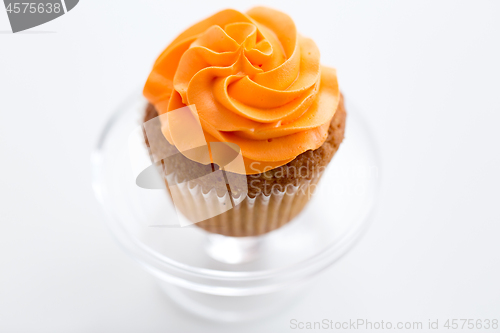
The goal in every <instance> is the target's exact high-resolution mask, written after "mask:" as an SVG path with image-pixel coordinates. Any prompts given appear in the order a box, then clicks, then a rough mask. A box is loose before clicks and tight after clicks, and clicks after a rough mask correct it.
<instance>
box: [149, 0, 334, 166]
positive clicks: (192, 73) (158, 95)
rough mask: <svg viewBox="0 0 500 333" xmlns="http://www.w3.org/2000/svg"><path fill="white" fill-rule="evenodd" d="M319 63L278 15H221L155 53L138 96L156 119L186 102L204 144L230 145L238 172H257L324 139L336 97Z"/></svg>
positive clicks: (259, 11)
mask: <svg viewBox="0 0 500 333" xmlns="http://www.w3.org/2000/svg"><path fill="white" fill-rule="evenodd" d="M319 58H320V54H319V50H318V48H317V46H316V44H315V43H314V42H313V41H312V40H311V39H309V38H305V37H302V36H300V35H299V34H297V31H296V28H295V24H294V23H293V21H292V19H291V18H290V17H289V16H287V15H286V14H284V13H281V12H279V11H276V10H273V9H269V8H264V7H257V8H253V9H251V10H250V11H248V12H247V13H245V14H244V13H241V12H238V11H236V10H231V9H228V10H223V11H221V12H219V13H217V14H215V15H213V16H211V17H209V18H207V19H205V20H203V21H201V22H199V23H197V24H195V25H194V26H192V27H191V28H189V29H187V30H186V31H184V32H183V33H182V34H180V35H179V36H178V37H177V38H176V39H175V40H174V41H173V42H172V43H171V44H170V45H169V46H168V47H167V48H166V49H165V50H164V51H163V53H162V54H161V55H160V56H159V57H158V59H157V60H156V62H155V64H154V66H153V70H152V71H151V74H150V75H149V78H148V80H147V82H146V85H145V87H144V96H145V97H146V98H147V99H148V100H149V101H150V102H151V103H152V104H154V105H155V107H156V109H157V110H158V113H159V114H160V115H162V114H165V113H167V112H169V111H173V110H176V109H179V108H181V107H184V106H186V105H193V104H194V105H195V106H196V110H197V112H198V117H199V121H200V124H201V127H202V129H203V133H204V135H205V138H206V141H207V142H231V143H234V144H236V145H238V146H239V148H240V149H241V154H242V155H243V159H244V162H245V168H246V171H245V173H247V174H255V173H260V172H264V171H267V170H270V169H273V168H275V167H278V166H281V165H284V164H286V163H288V162H289V161H291V160H293V159H294V158H295V157H296V156H297V155H299V154H301V153H303V152H305V151H306V150H310V149H313V150H314V149H317V148H319V147H320V146H321V145H322V144H323V142H324V141H325V140H326V137H327V134H328V128H329V124H330V122H331V119H332V117H333V115H334V113H335V110H336V109H337V106H338V103H339V97H340V92H339V89H338V83H337V76H336V72H335V70H334V69H332V68H328V67H325V66H321V65H320V62H319ZM165 136H166V137H167V139H169V135H168V134H166V135H165ZM169 141H170V142H171V143H172V141H171V138H170V140H169Z"/></svg>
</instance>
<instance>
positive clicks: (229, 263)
mask: <svg viewBox="0 0 500 333" xmlns="http://www.w3.org/2000/svg"><path fill="white" fill-rule="evenodd" d="M145 105H146V101H145V100H144V99H143V98H142V96H140V95H135V96H131V97H130V98H129V99H128V100H126V101H125V102H124V103H123V104H122V106H120V107H119V108H118V110H117V111H116V112H115V113H114V114H113V115H112V117H111V119H109V121H108V122H107V124H106V126H105V127H104V129H103V131H102V134H101V136H100V138H99V140H98V143H97V146H96V149H95V151H94V153H93V154H92V157H91V158H92V172H93V180H92V181H93V188H94V191H95V195H96V197H97V199H98V200H99V202H100V203H101V204H102V206H103V208H104V210H105V211H106V213H107V215H108V219H107V221H108V226H109V229H110V230H111V233H112V234H113V235H114V237H115V238H116V240H117V242H118V243H119V244H120V245H121V247H122V248H123V250H124V251H125V252H126V253H128V254H129V255H130V256H131V257H132V258H134V259H135V260H136V261H137V262H139V263H140V264H141V265H142V266H143V267H144V268H145V269H146V270H147V271H149V272H150V273H151V274H152V275H153V276H154V277H155V278H156V279H157V281H158V283H159V284H160V286H161V288H162V289H163V290H164V291H165V292H166V293H167V295H168V296H169V297H171V298H172V299H173V300H174V301H175V302H176V303H177V304H178V305H180V306H181V307H182V308H184V309H186V310H188V311H190V312H192V313H195V314H197V315H199V316H202V317H205V318H208V319H211V320H216V321H226V322H238V321H247V320H254V319H257V318H260V317H263V316H266V315H270V314H272V313H273V311H276V310H277V309H280V308H281V307H283V306H285V305H287V304H290V302H291V301H292V300H293V299H295V298H296V295H297V294H298V293H300V292H301V291H302V290H304V287H305V286H306V285H308V283H307V282H308V281H311V279H313V278H314V277H315V276H317V275H318V274H319V273H321V272H322V271H323V270H325V269H326V268H328V267H329V266H331V265H332V264H333V263H334V262H335V261H336V260H338V259H339V258H340V257H341V256H342V255H344V254H345V253H346V252H347V251H348V250H349V249H350V248H352V246H353V245H354V244H355V242H356V241H357V240H358V239H359V237H360V235H361V234H362V233H363V231H364V230H365V229H366V226H367V224H368V222H369V220H370V217H371V216H372V213H373V209H374V206H375V201H376V196H377V192H378V188H379V182H380V164H379V162H378V160H377V154H376V147H375V146H374V140H373V138H372V137H371V136H370V131H369V128H368V127H367V125H366V124H365V123H364V121H363V119H362V118H361V115H360V114H359V113H358V112H357V111H356V108H355V107H354V106H353V105H351V103H350V102H349V100H348V99H346V110H347V112H348V116H347V127H346V137H345V139H344V142H343V143H342V144H341V146H340V149H339V151H338V152H337V153H336V155H335V156H334V158H333V161H332V162H331V163H330V165H329V167H328V168H327V170H326V171H325V174H324V175H323V177H322V179H321V181H320V184H319V186H318V188H317V191H316V193H315V194H314V196H313V198H312V199H311V201H310V202H309V204H308V205H307V206H306V208H305V209H304V211H302V213H300V214H299V216H297V217H296V218H295V219H294V220H293V221H291V222H290V223H288V224H286V225H285V226H283V227H282V228H280V229H278V230H276V231H273V232H271V233H269V234H266V235H263V236H259V237H235V238H233V237H225V236H221V235H214V234H210V233H208V232H206V231H204V230H202V229H200V228H198V227H196V226H195V225H190V226H186V227H180V226H179V224H178V218H177V213H176V210H175V208H174V207H173V205H172V203H171V200H170V198H169V197H168V194H167V192H166V189H154V190H152V189H144V188H140V187H138V186H137V185H136V183H135V178H134V176H133V172H132V167H131V162H130V156H129V148H128V140H129V137H130V133H131V132H132V131H134V130H136V129H137V128H138V127H139V126H140V124H141V119H142V116H143V112H144V108H145ZM144 149H146V148H145V146H144ZM158 177H159V176H158Z"/></svg>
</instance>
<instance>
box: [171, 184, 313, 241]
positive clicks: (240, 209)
mask: <svg viewBox="0 0 500 333" xmlns="http://www.w3.org/2000/svg"><path fill="white" fill-rule="evenodd" d="M166 178H167V179H168V181H167V179H166V182H167V185H168V184H173V183H174V182H173V181H174V180H175V176H174V175H168V176H167V177H166ZM320 178H321V174H318V175H315V176H314V177H312V178H311V179H309V180H307V179H301V180H300V181H299V184H297V185H292V184H289V185H287V186H286V188H274V190H273V191H272V193H271V194H270V195H265V194H263V193H260V194H257V196H255V197H253V198H252V197H250V196H249V195H248V194H247V195H244V196H243V195H240V196H239V197H235V196H233V198H232V199H233V200H232V201H233V202H234V207H233V206H232V203H231V198H230V195H231V194H230V193H228V192H226V193H225V194H224V195H222V196H221V195H218V194H217V191H216V190H215V189H211V190H210V191H208V192H207V193H203V190H202V187H201V185H199V184H196V183H194V182H193V181H188V182H175V183H176V184H178V185H177V186H176V190H177V191H178V194H179V195H178V196H179V197H180V198H181V199H180V200H174V201H175V205H176V208H177V210H178V211H179V212H180V213H182V214H183V215H184V216H185V217H186V218H187V219H188V220H190V221H191V223H196V226H198V227H200V228H202V229H205V230H207V231H209V232H212V233H217V234H221V235H225V236H234V237H244V236H257V235H262V234H265V233H268V232H270V231H273V230H275V229H278V228H280V227H281V226H283V225H284V224H286V223H287V222H289V221H290V220H291V219H293V218H294V217H295V216H296V215H297V214H298V213H300V211H302V209H303V208H304V206H305V205H306V204H307V202H308V201H309V200H310V198H311V196H312V195H313V193H314V190H315V188H316V186H317V183H318V181H319V179H320ZM283 187H284V186H283ZM171 196H172V192H171ZM228 205H229V209H227V208H226V207H228ZM231 207H233V208H231ZM207 216H211V217H210V218H208V219H206V218H203V217H207Z"/></svg>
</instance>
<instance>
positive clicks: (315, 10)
mask: <svg viewBox="0 0 500 333" xmlns="http://www.w3.org/2000/svg"><path fill="white" fill-rule="evenodd" d="M253 5H254V3H251V2H243V1H242V2H235V1H214V0H211V1H199V2H192V1H187V0H182V1H178V0H176V1H139V0H136V1H125V0H114V1H110V0H106V1H102V0H82V1H81V2H80V3H79V4H78V5H77V7H75V8H74V9H73V10H72V11H71V12H69V13H68V14H67V15H64V16H63V17H60V18H59V19H57V20H55V21H53V22H49V23H47V24H45V25H42V26H39V27H36V28H33V29H31V30H29V31H27V32H25V33H19V34H11V33H10V32H9V30H10V26H9V23H8V19H7V14H6V13H5V11H4V10H3V8H2V9H0V31H1V33H0V161H1V163H0V168H1V169H0V170H1V173H0V222H1V224H0V332H288V331H292V330H291V329H290V324H289V323H290V320H291V319H293V318H295V319H297V320H299V321H318V320H322V319H324V318H328V319H332V320H335V321H342V320H349V319H356V318H365V319H370V320H374V321H381V320H384V321H389V320H390V321H407V320H409V321H415V320H422V321H424V323H427V321H428V319H433V320H436V319H439V320H440V322H441V321H443V322H444V320H446V319H447V318H473V319H486V318H489V319H493V318H497V319H500V286H499V281H500V268H499V267H500V210H499V206H500V190H499V189H500V176H499V170H500V156H499V148H498V144H499V143H500V133H499V132H500V131H499V127H500V101H499V96H500V19H499V18H500V1H489V2H488V1H395V0H394V1H327V0H323V1H321V2H320V1H317V2H316V1H311V0H309V1H299V2H293V1H290V0H288V1H271V2H269V5H270V6H272V7H275V8H277V9H281V10H283V11H285V12H287V13H288V14H289V15H291V16H292V18H293V19H294V20H295V22H296V24H297V27H298V30H299V31H300V32H301V33H302V34H304V35H307V36H309V37H312V38H313V39H314V40H315V41H316V42H317V44H318V45H319V48H320V50H321V56H322V62H323V63H324V64H327V65H331V66H334V67H336V68H337V69H338V74H339V80H340V84H341V88H342V90H343V91H344V92H345V94H346V95H348V96H349V98H351V99H352V100H353V102H355V103H356V104H357V105H358V106H359V107H360V109H361V110H362V112H363V115H364V117H365V118H366V120H367V121H368V122H369V124H370V125H371V127H372V129H373V132H374V135H375V137H376V141H377V145H378V146H379V148H380V157H381V160H382V163H383V165H382V171H383V179H382V183H383V185H382V192H381V197H380V201H379V206H378V211H377V214H376V217H375V219H374V221H373V222H372V224H371V226H370V229H369V230H368V232H367V233H366V234H365V236H364V237H363V239H362V240H361V242H360V243H359V244H358V245H357V246H356V247H355V248H354V249H353V250H352V251H351V252H350V253H349V254H348V255H347V256H345V257H344V258H343V259H342V260H341V261H340V262H338V263H337V264H336V265H335V266H334V267H332V268H331V269H329V270H328V271H327V272H325V273H324V274H323V275H322V276H320V277H319V278H318V279H317V280H316V285H315V287H314V288H313V289H312V290H311V292H310V293H309V294H307V296H306V297H305V298H303V299H302V300H300V302H299V303H298V304H297V305H295V306H294V307H291V308H289V309H285V310H284V311H283V312H281V314H279V315H277V316H275V317H273V318H270V319H269V320H266V321H262V322H260V323H256V324H245V325H239V326H234V325H233V326H226V327H221V326H218V325H217V324H213V323H208V322H206V321H202V320H200V319H197V318H194V317H191V316H190V315H188V314H186V313H184V312H182V311H181V310H179V309H177V308H176V306H175V305H174V304H173V303H171V301H169V300H168V298H166V297H165V296H164V295H163V294H162V292H161V291H160V289H159V288H158V287H157V286H156V285H155V283H154V281H153V280H152V278H151V277H150V276H149V275H148V273H146V272H145V271H143V270H142V269H140V268H139V267H138V266H137V265H135V264H134V263H133V262H132V261H131V260H130V259H129V258H128V257H126V256H125V254H123V253H122V252H121V250H120V249H119V248H118V246H117V245H116V244H115V243H114V241H113V240H112V238H111V237H110V235H109V234H108V231H107V229H106V226H105V220H104V219H105V217H104V214H103V212H102V210H101V208H100V207H99V205H98V203H97V202H96V200H95V199H94V196H93V193H92V189H91V185H90V159H89V157H90V153H91V151H92V148H93V146H94V143H95V141H96V139H97V136H98V133H99V131H100V130H101V128H102V126H103V124H104V122H105V121H106V119H107V118H108V116H109V115H110V114H111V112H112V111H113V109H114V108H115V106H116V105H117V104H118V103H119V102H121V100H122V99H124V98H125V97H126V96H127V95H128V94H129V93H131V92H133V91H137V90H138V89H140V88H141V86H142V84H143V82H144V81H145V79H146V77H147V75H148V73H149V70H150V67H151V65H152V63H153V61H154V60H155V58H156V57H157V55H158V54H159V53H160V51H161V50H162V49H163V48H164V47H165V46H166V45H167V44H168V43H169V41H171V40H172V39H173V38H174V37H175V35H176V34H177V33H180V32H181V31H182V30H183V29H184V28H186V27H188V26H190V25H191V24H193V23H195V22H197V21H198V20H200V19H202V18H204V17H206V16H208V15H210V14H212V13H214V12H215V11H218V10H219V9H223V8H225V7H233V8H236V9H239V10H246V9H249V8H250V7H252V6H253ZM295 331H297V330H295Z"/></svg>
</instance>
